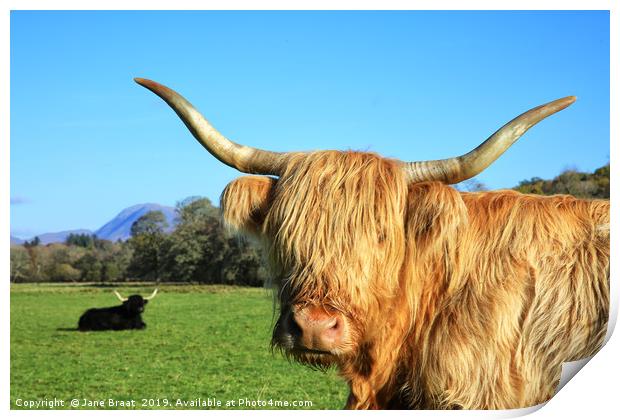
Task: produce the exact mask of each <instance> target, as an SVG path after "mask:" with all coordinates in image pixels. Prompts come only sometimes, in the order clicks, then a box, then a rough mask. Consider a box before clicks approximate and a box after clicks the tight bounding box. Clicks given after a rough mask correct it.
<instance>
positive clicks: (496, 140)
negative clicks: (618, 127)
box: [404, 96, 577, 184]
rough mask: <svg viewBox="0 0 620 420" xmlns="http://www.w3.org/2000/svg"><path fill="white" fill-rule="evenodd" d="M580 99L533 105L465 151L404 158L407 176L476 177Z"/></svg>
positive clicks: (451, 179)
mask: <svg viewBox="0 0 620 420" xmlns="http://www.w3.org/2000/svg"><path fill="white" fill-rule="evenodd" d="M576 99H577V98H575V97H574V96H567V97H565V98H562V99H557V100H555V101H553V102H549V103H547V104H544V105H540V106H538V107H536V108H532V109H530V110H529V111H527V112H525V113H523V114H521V115H519V116H518V117H517V118H515V119H514V120H512V121H510V122H509V123H508V124H506V125H504V126H503V127H502V128H500V129H499V130H497V131H496V132H495V133H494V134H493V135H492V136H491V137H489V138H488V139H487V140H485V141H484V142H483V143H482V144H480V145H479V146H478V147H476V148H475V149H474V150H472V151H471V152H469V153H467V154H465V155H462V156H458V157H455V158H450V159H442V160H428V161H421V162H404V165H405V170H406V172H407V177H408V179H409V181H410V182H418V181H443V182H445V183H446V184H456V183H459V182H461V181H464V180H466V179H469V178H472V177H474V176H476V175H478V174H479V173H480V172H482V171H483V170H484V169H486V168H487V167H488V166H489V165H490V164H491V163H493V162H494V161H495V160H496V159H497V158H498V157H500V156H501V154H502V153H504V152H505V151H506V149H508V148H509V147H510V146H512V144H513V143H514V142H516V141H517V140H518V139H519V137H521V136H522V135H523V134H524V133H525V132H526V131H527V130H529V129H530V128H531V127H532V126H533V125H535V124H536V123H538V122H540V121H541V120H543V119H544V118H546V117H548V116H549V115H552V114H555V113H556V112H558V111H561V110H563V109H564V108H566V107H567V106H569V105H570V104H572V103H573V102H575V100H576Z"/></svg>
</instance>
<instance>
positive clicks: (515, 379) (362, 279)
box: [136, 79, 609, 409]
mask: <svg viewBox="0 0 620 420" xmlns="http://www.w3.org/2000/svg"><path fill="white" fill-rule="evenodd" d="M136 81H137V82H138V83H139V84H141V85H143V86H145V87H146V88H148V89H150V90H151V91H153V92H154V93H156V94H157V95H159V96H160V97H161V98H163V99H164V100H165V101H166V102H167V103H168V104H169V105H170V106H171V107H172V108H173V109H174V110H175V111H176V113H177V114H178V115H179V117H180V118H181V119H182V120H183V122H184V123H185V124H186V126H187V127H188V128H189V130H190V131H191V132H192V134H193V135H194V136H195V137H196V139H197V140H198V141H199V142H200V143H201V144H202V145H203V146H204V147H205V148H206V149H207V150H208V151H209V152H210V153H211V154H213V155H214V156H215V157H216V158H217V159H219V160H220V161H222V162H223V163H225V164H227V165H229V166H232V167H234V168H236V169H238V170H240V171H242V172H245V173H250V174H260V175H263V176H246V177H242V178H239V179H237V180H235V181H233V182H231V183H230V184H229V185H228V186H227V187H226V189H225V190H224V192H223V193H222V198H221V209H222V213H223V217H224V219H225V221H226V222H227V223H228V224H229V225H230V226H231V227H233V228H235V229H238V230H240V231H242V232H245V233H246V234H249V235H252V236H254V237H256V238H258V239H259V240H260V241H261V242H262V243H263V244H264V246H265V249H266V252H267V255H268V260H269V263H270V268H271V270H272V274H273V284H274V286H275V288H276V296H277V299H278V300H279V310H280V315H279V318H278V320H277V322H276V325H275V327H274V332H273V338H272V343H273V345H274V346H275V347H276V348H279V349H281V350H282V351H283V352H284V353H285V354H286V355H287V356H288V357H290V358H292V359H294V360H296V361H299V362H301V363H304V364H308V365H312V366H315V367H319V368H325V367H328V366H336V367H337V368H338V370H339V372H340V374H341V375H342V377H343V378H345V380H346V381H347V382H348V384H349V387H350V394H349V398H348V401H347V402H346V407H347V408H356V409H368V408H415V409H448V408H462V409H508V408H519V407H527V406H532V405H535V404H539V403H542V402H544V401H546V400H548V399H549V398H551V397H552V396H553V394H554V392H555V389H556V386H557V384H558V381H559V379H560V373H561V365H562V363H563V362H566V361H570V360H576V359H581V358H584V357H587V356H590V355H593V354H594V353H595V352H596V351H597V350H598V349H599V348H600V347H601V345H602V343H603V340H604V336H605V333H606V326H607V318H608V304H609V202H608V201H602V200H579V199H576V198H574V197H571V196H551V197H543V196H534V195H524V194H519V193H517V192H514V191H493V192H480V193H464V192H459V191H457V190H456V189H454V188H452V187H450V184H456V183H458V182H460V181H463V180H465V179H468V178H471V177H473V176H475V175H477V174H478V173H480V172H481V171H483V170H484V169H485V168H486V167H487V166H489V165H490V164H491V163H492V162H493V161H494V160H495V159H497V158H498V157H499V156H500V155H501V154H502V153H503V152H504V151H505V150H506V149H507V148H508V147H510V146H511V145H512V144H513V143H514V142H515V141H516V140H517V139H518V138H519V137H520V136H521V135H523V133H525V131H527V130H528V129H529V128H530V127H532V126H533V125H534V124H536V123H538V122H539V121H541V120H542V119H544V118H546V117H547V116H549V115H551V114H554V113H556V112H558V111H560V110H562V109H564V108H566V107H567V106H569V105H570V104H571V103H573V102H574V100H575V98H574V97H566V98H563V99H558V100H556V101H553V102H550V103H548V104H546V105H543V106H539V107H537V108H534V109H532V110H530V111H528V112H526V113H524V114H522V115H520V116H519V117H517V118H515V119H514V120H512V121H511V122H509V123H508V124H506V125H505V126H503V127H502V128H501V129H500V130H498V131H497V132H496V133H495V134H493V135H492V136H491V137H489V138H488V139H487V140H486V141H485V142H483V143H482V144H481V145H480V146H478V147H477V148H476V149H474V150H472V151H471V152H469V153H467V154H465V155H463V156H459V157H455V158H450V159H444V160H438V161H424V162H402V161H399V160H395V159H386V158H383V157H380V156H378V155H376V154H373V153H362V152H353V151H343V152H341V151H318V152H291V153H275V152H270V151H265V150H259V149H254V148H251V147H247V146H243V145H239V144H236V143H234V142H232V141H230V140H228V139H227V138H226V137H224V136H223V135H222V134H220V133H219V132H218V131H217V130H216V129H215V128H213V127H212V126H211V125H210V124H209V122H208V121H207V120H205V119H204V118H203V117H202V115H201V114H200V113H199V112H198V111H196V110H195V109H194V108H193V107H192V105H191V104H190V103H189V102H187V101H186V100H185V99H184V98H183V97H181V96H180V95H179V94H177V93H176V92H174V91H172V90H170V89H168V88H167V87H165V86H162V85H160V84H158V83H156V82H152V81H149V80H144V79H136ZM264 175H271V176H272V177H270V176H264Z"/></svg>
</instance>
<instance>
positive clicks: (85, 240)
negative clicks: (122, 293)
mask: <svg viewBox="0 0 620 420" xmlns="http://www.w3.org/2000/svg"><path fill="white" fill-rule="evenodd" d="M175 222H176V223H175V225H176V226H175V229H174V230H173V231H172V232H171V233H167V228H168V223H167V221H166V218H165V216H164V214H163V213H162V212H160V211H152V212H149V213H146V214H144V215H143V216H141V217H140V218H139V219H138V220H136V221H135V222H134V223H133V225H132V226H131V237H130V238H129V239H128V240H127V241H118V242H111V241H107V240H103V239H100V238H97V237H96V236H95V235H88V234H70V235H69V236H68V237H67V239H66V240H65V242H64V243H54V244H49V245H41V244H40V241H39V240H38V238H34V239H33V240H32V241H29V242H25V243H24V244H23V245H18V246H11V281H12V282H102V283H105V282H121V281H132V280H133V281H135V280H138V281H156V282H195V283H205V284H208V283H217V284H235V285H244V286H262V285H263V283H264V281H265V279H266V270H265V268H264V265H263V263H262V260H261V254H260V251H259V249H258V248H257V246H256V245H255V244H253V243H251V242H249V241H247V240H246V239H243V238H241V237H239V236H236V235H233V234H231V233H229V232H227V231H226V229H225V228H224V227H223V226H222V223H221V221H220V216H219V211H218V209H217V208H216V207H214V206H213V205H212V204H211V202H210V201H209V200H208V199H206V198H199V197H191V198H188V199H185V200H183V201H181V202H179V203H177V206H176V220H175Z"/></svg>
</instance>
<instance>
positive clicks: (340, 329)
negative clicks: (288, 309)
mask: <svg viewBox="0 0 620 420" xmlns="http://www.w3.org/2000/svg"><path fill="white" fill-rule="evenodd" d="M293 320H294V322H295V324H297V326H298V327H299V329H300V330H301V337H300V344H301V345H302V346H303V347H305V348H306V349H309V350H318V351H332V350H334V349H335V348H337V347H338V346H339V345H340V344H341V343H342V339H343V336H344V328H345V325H344V318H343V317H342V315H339V314H333V313H329V312H327V311H325V310H324V309H323V308H320V307H316V306H307V307H305V308H303V309H300V310H296V311H295V312H294V315H293Z"/></svg>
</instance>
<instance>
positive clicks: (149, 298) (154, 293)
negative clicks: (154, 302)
mask: <svg viewBox="0 0 620 420" xmlns="http://www.w3.org/2000/svg"><path fill="white" fill-rule="evenodd" d="M158 290H159V289H155V291H154V292H153V293H151V295H150V296H148V297H145V298H144V300H151V299H153V298H154V297H155V295H156V294H157V291H158Z"/></svg>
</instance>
